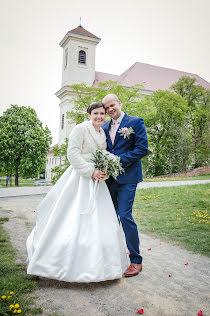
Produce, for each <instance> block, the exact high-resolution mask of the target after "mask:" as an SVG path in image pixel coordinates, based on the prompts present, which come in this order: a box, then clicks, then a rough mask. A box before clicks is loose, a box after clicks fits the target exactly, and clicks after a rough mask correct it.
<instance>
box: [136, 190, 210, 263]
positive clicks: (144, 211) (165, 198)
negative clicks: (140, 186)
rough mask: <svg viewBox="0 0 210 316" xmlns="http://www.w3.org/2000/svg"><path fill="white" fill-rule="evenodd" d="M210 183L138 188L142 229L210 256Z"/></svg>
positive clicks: (140, 226)
mask: <svg viewBox="0 0 210 316" xmlns="http://www.w3.org/2000/svg"><path fill="white" fill-rule="evenodd" d="M209 202H210V184H202V185H192V186H180V187H168V188H151V189H144V190H137V193H136V197H135V201H134V208H133V215H134V218H135V221H136V223H137V225H138V230H139V232H140V233H141V232H142V233H144V234H148V233H151V236H154V237H157V238H159V239H161V240H164V241H169V242H172V243H173V244H176V245H179V246H181V247H183V248H186V249H188V250H190V251H192V252H195V253H200V254H203V255H205V256H209V257H210V237H209V236H210V203H209Z"/></svg>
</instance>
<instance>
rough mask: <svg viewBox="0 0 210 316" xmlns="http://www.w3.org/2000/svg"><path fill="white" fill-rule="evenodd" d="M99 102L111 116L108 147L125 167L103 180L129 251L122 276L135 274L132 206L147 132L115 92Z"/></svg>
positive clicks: (136, 239) (139, 261)
mask: <svg viewBox="0 0 210 316" xmlns="http://www.w3.org/2000/svg"><path fill="white" fill-rule="evenodd" d="M102 103H103V105H104V107H105V109H106V113H107V114H108V115H109V116H110V117H111V120H110V121H109V122H107V123H105V124H103V126H102V128H103V129H104V131H105V133H106V137H107V150H108V151H109V152H111V153H113V154H115V155H117V156H119V157H120V162H121V163H122V166H123V168H124V170H125V173H124V174H120V175H119V176H118V177H117V179H116V180H114V179H113V178H112V177H110V178H109V179H108V180H107V181H106V183H107V186H108V188H109V191H110V194H111V197H112V200H113V203H114V206H115V209H116V212H117V215H118V216H119V218H120V221H121V223H122V227H123V230H124V233H125V238H126V243H127V247H128V250H129V252H130V254H129V257H130V262H131V264H130V266H129V267H128V269H127V270H126V271H125V276H134V275H137V274H139V272H140V271H141V270H142V257H141V256H140V252H139V236H138V230H137V226H136V223H135V222H134V219H133V217H132V206H133V201H134V197H135V193H136V187H137V184H138V182H141V181H142V167H141V158H143V157H144V156H146V155H147V153H148V142H147V133H146V129H145V125H144V121H143V119H142V118H140V117H132V116H129V115H127V114H126V113H124V112H123V111H122V109H121V106H122V104H121V101H120V100H119V99H118V97H117V96H116V95H115V94H108V95H106V96H105V97H104V98H103V100H102Z"/></svg>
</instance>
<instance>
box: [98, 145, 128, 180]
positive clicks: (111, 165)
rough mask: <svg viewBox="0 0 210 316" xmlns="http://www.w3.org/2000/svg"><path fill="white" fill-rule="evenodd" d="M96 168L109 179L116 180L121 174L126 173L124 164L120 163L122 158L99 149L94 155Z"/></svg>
mask: <svg viewBox="0 0 210 316" xmlns="http://www.w3.org/2000/svg"><path fill="white" fill-rule="evenodd" d="M92 161H93V162H94V165H95V168H96V169H98V170H101V171H103V172H105V173H106V175H107V176H108V177H109V176H111V177H113V178H114V179H116V178H117V176H118V175H119V174H120V173H123V172H124V169H123V167H122V164H121V163H120V157H117V156H115V155H113V154H111V153H109V152H108V151H106V150H101V149H97V150H96V152H95V153H94V154H93V160H92Z"/></svg>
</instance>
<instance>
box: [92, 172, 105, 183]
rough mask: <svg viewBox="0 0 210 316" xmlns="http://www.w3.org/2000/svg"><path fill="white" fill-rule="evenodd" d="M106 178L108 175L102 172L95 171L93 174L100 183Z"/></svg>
mask: <svg viewBox="0 0 210 316" xmlns="http://www.w3.org/2000/svg"><path fill="white" fill-rule="evenodd" d="M105 177H106V173H105V172H103V171H100V170H95V171H94V172H93V174H92V178H93V179H96V180H98V181H100V180H104V179H105Z"/></svg>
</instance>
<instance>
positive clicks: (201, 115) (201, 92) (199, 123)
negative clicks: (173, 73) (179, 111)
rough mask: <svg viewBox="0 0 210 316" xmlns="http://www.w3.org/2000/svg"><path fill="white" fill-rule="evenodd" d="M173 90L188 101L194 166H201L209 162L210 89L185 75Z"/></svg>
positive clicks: (188, 121)
mask: <svg viewBox="0 0 210 316" xmlns="http://www.w3.org/2000/svg"><path fill="white" fill-rule="evenodd" d="M171 88H172V90H173V91H175V92H176V93H177V94H179V95H181V96H182V97H183V98H184V99H185V100H186V102H187V105H188V111H187V128H188V130H189V132H190V134H191V139H192V167H194V168H196V167H200V166H202V165H205V164H206V163H207V162H208V156H209V146H208V139H209V123H210V116H209V107H210V90H207V89H205V88H204V87H202V86H201V85H199V84H197V82H196V79H195V78H190V77H186V76H183V77H181V78H180V79H179V80H178V81H177V82H176V83H175V84H173V85H172V87H171Z"/></svg>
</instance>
